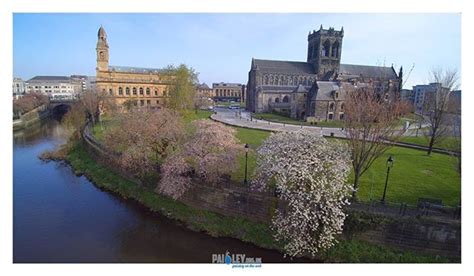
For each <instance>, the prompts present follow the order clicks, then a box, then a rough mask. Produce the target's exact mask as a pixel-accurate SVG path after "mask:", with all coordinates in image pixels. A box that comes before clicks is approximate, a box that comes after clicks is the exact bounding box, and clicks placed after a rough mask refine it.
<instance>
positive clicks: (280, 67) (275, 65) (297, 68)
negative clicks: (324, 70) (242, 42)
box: [253, 59, 316, 75]
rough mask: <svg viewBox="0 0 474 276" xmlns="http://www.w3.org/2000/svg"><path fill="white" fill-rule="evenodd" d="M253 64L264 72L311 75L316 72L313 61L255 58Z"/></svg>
mask: <svg viewBox="0 0 474 276" xmlns="http://www.w3.org/2000/svg"><path fill="white" fill-rule="evenodd" d="M253 65H254V66H255V67H256V69H258V70H260V71H264V72H272V73H285V74H311V75H314V74H315V73H316V72H315V71H314V68H313V65H312V64H311V63H308V62H301V61H286V60H268V59H254V60H253Z"/></svg>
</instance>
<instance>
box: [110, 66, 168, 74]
mask: <svg viewBox="0 0 474 276" xmlns="http://www.w3.org/2000/svg"><path fill="white" fill-rule="evenodd" d="M109 71H114V72H122V73H138V74H147V73H162V72H163V69H158V68H142V67H130V66H112V65H109Z"/></svg>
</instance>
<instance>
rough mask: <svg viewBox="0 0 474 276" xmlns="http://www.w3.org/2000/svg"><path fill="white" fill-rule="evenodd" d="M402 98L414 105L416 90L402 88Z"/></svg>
mask: <svg viewBox="0 0 474 276" xmlns="http://www.w3.org/2000/svg"><path fill="white" fill-rule="evenodd" d="M400 99H401V100H402V101H406V102H409V103H410V104H412V105H413V104H414V103H415V92H414V91H413V90H412V89H402V90H400Z"/></svg>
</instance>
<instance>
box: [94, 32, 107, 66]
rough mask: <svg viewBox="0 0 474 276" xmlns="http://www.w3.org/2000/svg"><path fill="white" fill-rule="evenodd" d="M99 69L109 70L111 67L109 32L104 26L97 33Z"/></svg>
mask: <svg viewBox="0 0 474 276" xmlns="http://www.w3.org/2000/svg"><path fill="white" fill-rule="evenodd" d="M96 51H97V68H96V69H97V71H107V70H108V69H109V44H108V43H107V34H106V33H105V30H104V28H103V27H102V26H100V29H99V32H98V33H97V47H96Z"/></svg>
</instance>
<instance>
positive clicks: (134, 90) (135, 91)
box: [132, 87, 137, 95]
mask: <svg viewBox="0 0 474 276" xmlns="http://www.w3.org/2000/svg"><path fill="white" fill-rule="evenodd" d="M132 90H133V95H137V88H136V87H134V88H133V89H132Z"/></svg>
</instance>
